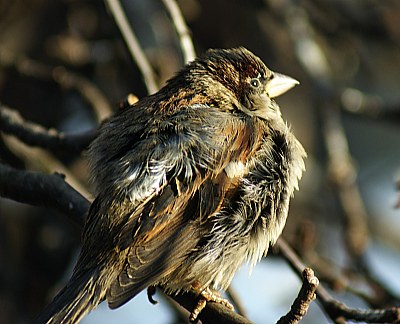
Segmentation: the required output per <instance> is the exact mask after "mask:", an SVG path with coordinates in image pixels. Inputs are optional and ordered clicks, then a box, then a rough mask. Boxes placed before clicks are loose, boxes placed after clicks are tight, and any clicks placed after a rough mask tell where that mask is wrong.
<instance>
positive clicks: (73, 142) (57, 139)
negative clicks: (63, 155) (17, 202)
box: [0, 102, 95, 153]
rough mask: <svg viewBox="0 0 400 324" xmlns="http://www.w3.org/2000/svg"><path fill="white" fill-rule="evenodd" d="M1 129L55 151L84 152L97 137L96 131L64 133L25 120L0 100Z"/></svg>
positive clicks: (22, 139)
mask: <svg viewBox="0 0 400 324" xmlns="http://www.w3.org/2000/svg"><path fill="white" fill-rule="evenodd" d="M0 131H2V132H4V133H6V134H11V135H14V136H16V137H17V138H18V139H19V140H21V141H22V142H24V143H25V144H28V145H31V146H38V147H42V148H46V149H49V150H51V151H53V152H60V151H67V152H71V153H80V152H82V151H83V150H84V149H85V148H86V147H87V146H88V145H89V143H90V142H91V141H92V140H93V138H94V137H95V131H87V132H81V133H76V134H64V133H62V132H58V131H57V130H55V129H53V128H50V129H46V128H44V127H43V126H41V125H39V124H35V123H33V122H30V121H27V120H25V119H24V118H23V117H22V116H21V115H20V114H19V112H17V111H16V110H14V109H11V108H9V107H6V106H4V105H3V104H2V103H1V102H0Z"/></svg>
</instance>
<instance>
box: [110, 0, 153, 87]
mask: <svg viewBox="0 0 400 324" xmlns="http://www.w3.org/2000/svg"><path fill="white" fill-rule="evenodd" d="M105 2H106V4H107V6H108V8H109V10H110V12H111V15H112V16H113V18H114V20H115V22H116V24H117V26H118V28H119V30H120V32H121V34H122V37H123V38H124V40H125V44H126V46H127V47H128V49H129V52H130V54H131V56H132V59H133V60H134V61H135V62H136V64H137V66H138V68H139V70H140V72H141V74H142V76H143V79H144V83H145V85H146V88H147V92H148V93H149V94H152V93H155V92H156V91H157V90H158V84H157V82H156V80H155V78H154V71H153V68H152V67H151V65H150V63H149V61H148V60H147V58H146V55H145V54H144V52H143V50H142V48H141V46H140V44H139V41H138V39H137V37H136V35H135V33H134V32H133V30H132V28H131V26H130V25H129V21H128V18H127V17H126V15H125V12H124V10H123V8H122V6H121V3H120V1H119V0H105Z"/></svg>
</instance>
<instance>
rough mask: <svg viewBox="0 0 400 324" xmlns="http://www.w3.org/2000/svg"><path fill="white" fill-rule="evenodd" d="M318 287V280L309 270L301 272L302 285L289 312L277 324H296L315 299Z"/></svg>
mask: <svg viewBox="0 0 400 324" xmlns="http://www.w3.org/2000/svg"><path fill="white" fill-rule="evenodd" d="M318 285H319V281H318V278H317V277H315V276H314V271H313V270H311V269H310V268H305V269H304V270H303V285H302V286H301V289H300V291H299V294H298V295H297V298H296V299H295V301H294V302H293V304H292V307H291V308H290V311H289V312H288V313H287V314H286V315H285V316H282V317H281V318H280V319H279V320H278V322H277V323H278V324H297V323H298V322H299V321H300V320H301V319H302V318H303V316H304V315H305V314H306V313H307V310H308V307H309V306H310V304H311V302H312V301H313V300H314V299H315V290H316V289H317V287H318Z"/></svg>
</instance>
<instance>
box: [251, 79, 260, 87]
mask: <svg viewBox="0 0 400 324" xmlns="http://www.w3.org/2000/svg"><path fill="white" fill-rule="evenodd" d="M250 84H251V85H252V86H253V87H254V88H258V87H260V86H261V82H260V80H259V79H256V78H254V79H251V81H250Z"/></svg>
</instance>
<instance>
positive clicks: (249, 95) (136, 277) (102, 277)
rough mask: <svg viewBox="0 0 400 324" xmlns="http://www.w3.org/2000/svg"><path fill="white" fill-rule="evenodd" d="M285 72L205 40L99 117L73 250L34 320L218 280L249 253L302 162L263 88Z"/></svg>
mask: <svg viewBox="0 0 400 324" xmlns="http://www.w3.org/2000/svg"><path fill="white" fill-rule="evenodd" d="M296 83H297V82H296V81H295V80H294V79H291V78H289V77H286V76H283V75H281V74H278V73H273V72H271V71H270V70H269V69H268V68H267V67H266V66H265V65H264V63H263V62H262V61H261V60H260V59H259V58H258V57H256V56H255V55H254V54H252V53H251V52H249V51H248V50H246V49H244V48H237V49H231V50H210V51H208V52H207V53H206V54H205V55H204V56H203V57H200V58H198V59H196V60H195V61H194V62H191V63H190V64H188V65H187V66H186V67H185V68H184V69H183V70H182V71H180V72H179V73H178V74H177V75H176V76H175V77H174V78H172V79H171V80H170V81H169V82H168V83H167V85H166V86H165V87H164V88H162V89H161V90H160V91H159V92H158V93H156V94H154V95H152V96H149V97H146V98H143V99H142V100H140V101H139V102H137V103H136V104H134V105H133V106H132V107H127V108H125V109H123V110H122V111H121V112H119V113H118V114H117V115H116V116H114V117H113V118H111V119H110V120H109V121H107V122H106V123H104V125H102V127H101V128H100V131H99V135H98V137H97V138H96V139H95V140H94V142H93V143H92V144H91V147H90V149H89V156H90V160H91V166H92V176H93V180H94V183H95V184H96V187H97V198H96V199H95V201H94V202H93V204H92V206H91V208H90V211H89V215H88V217H87V221H86V225H85V228H84V232H83V247H82V251H81V255H80V258H79V260H78V263H77V265H76V267H75V270H74V273H73V276H72V278H71V280H70V281H69V283H68V284H67V286H66V287H65V288H64V289H63V290H62V291H61V292H60V293H59V295H58V296H56V298H55V299H54V301H53V303H52V304H50V306H49V307H48V308H47V309H46V310H45V311H44V312H43V314H42V315H41V317H40V318H39V320H38V321H39V322H49V323H60V322H64V323H72V322H77V321H79V320H80V319H81V318H82V317H83V316H84V315H85V314H86V313H87V312H88V311H90V310H91V309H93V308H94V307H96V306H97V304H98V303H100V302H101V301H102V300H104V299H106V300H107V302H108V304H109V306H110V307H111V308H116V307H119V306H120V305H122V304H124V303H125V302H127V301H128V300H130V299H131V298H133V297H134V296H135V295H136V294H138V293H139V292H140V291H142V290H143V289H145V288H146V287H149V286H155V285H160V286H162V287H164V289H165V290H166V291H167V292H171V293H176V292H179V291H188V290H190V289H193V288H195V289H196V291H197V292H199V293H200V294H201V293H202V292H204V291H206V288H212V289H215V290H220V289H222V290H223V289H226V288H227V287H228V286H229V284H230V282H231V280H232V277H233V275H234V273H235V271H236V270H237V269H238V267H239V266H240V265H241V264H242V263H243V262H245V261H248V262H250V263H251V264H252V265H254V264H255V263H256V262H257V261H259V259H260V258H261V257H262V256H263V255H265V254H266V253H267V251H268V248H269V246H270V244H274V243H275V241H276V240H277V238H278V236H279V235H280V233H281V232H282V229H283V226H284V224H285V221H286V217H287V213H288V206H289V199H290V197H291V196H292V194H293V191H294V189H295V188H296V187H297V182H298V179H299V178H300V177H301V174H302V171H303V169H304V162H303V158H304V157H305V152H304V150H303V148H302V146H301V144H300V143H299V142H298V141H297V140H296V138H295V137H294V136H293V135H292V133H291V132H290V129H289V128H288V126H287V125H286V123H285V122H284V121H283V120H282V117H281V114H280V110H279V107H278V105H277V104H276V103H275V101H274V100H273V99H272V98H274V97H276V96H278V95H280V94H282V93H284V92H286V91H287V90H288V89H290V88H291V87H293V86H294V85H295V84H296ZM203 295H204V296H205V294H203ZM200 310H201V309H197V310H196V314H195V315H193V316H192V319H194V317H196V315H197V313H198V312H199V311H200Z"/></svg>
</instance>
